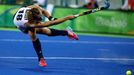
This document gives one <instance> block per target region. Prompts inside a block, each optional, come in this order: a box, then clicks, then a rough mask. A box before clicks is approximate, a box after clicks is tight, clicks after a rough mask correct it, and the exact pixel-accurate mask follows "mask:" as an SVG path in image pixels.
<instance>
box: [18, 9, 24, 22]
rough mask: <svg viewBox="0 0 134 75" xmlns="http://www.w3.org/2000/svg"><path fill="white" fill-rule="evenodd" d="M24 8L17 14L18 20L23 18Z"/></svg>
mask: <svg viewBox="0 0 134 75" xmlns="http://www.w3.org/2000/svg"><path fill="white" fill-rule="evenodd" d="M23 13H24V10H21V11H19V14H18V15H17V17H16V19H17V20H22V17H23Z"/></svg>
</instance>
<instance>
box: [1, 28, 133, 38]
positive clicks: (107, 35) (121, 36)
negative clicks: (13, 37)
mask: <svg viewBox="0 0 134 75" xmlns="http://www.w3.org/2000/svg"><path fill="white" fill-rule="evenodd" d="M0 30H3V31H17V32H20V31H19V30H18V29H17V28H0ZM77 34H79V35H90V36H105V37H115V38H132V39H134V36H132V35H130V36H129V35H128V36H127V35H113V34H99V33H98V34H97V33H77Z"/></svg>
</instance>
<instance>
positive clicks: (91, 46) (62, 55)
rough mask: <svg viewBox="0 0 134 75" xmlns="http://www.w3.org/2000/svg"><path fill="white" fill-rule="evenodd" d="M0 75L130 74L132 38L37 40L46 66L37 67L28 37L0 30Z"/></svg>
mask: <svg viewBox="0 0 134 75" xmlns="http://www.w3.org/2000/svg"><path fill="white" fill-rule="evenodd" d="M0 35H1V36H0V75H125V71H126V70H128V69H130V70H132V71H134V38H122V37H107V36H95V35H88V36H86V35H85V36H84V35H79V39H80V40H79V41H72V40H69V39H68V38H67V37H62V36H58V37H48V36H46V35H38V37H39V38H40V39H41V43H42V48H43V54H44V56H45V58H46V61H47V63H48V67H45V68H42V67H39V66H38V62H37V58H36V54H35V52H34V49H33V47H32V43H31V41H30V39H29V37H28V36H27V35H25V34H23V33H21V32H18V31H3V30H1V31H0Z"/></svg>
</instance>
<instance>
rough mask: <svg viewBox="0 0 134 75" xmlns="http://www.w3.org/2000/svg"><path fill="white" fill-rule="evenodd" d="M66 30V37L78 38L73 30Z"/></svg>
mask: <svg viewBox="0 0 134 75" xmlns="http://www.w3.org/2000/svg"><path fill="white" fill-rule="evenodd" d="M67 32H68V37H69V38H70V39H73V40H78V36H77V35H76V34H75V33H74V32H73V31H70V30H67Z"/></svg>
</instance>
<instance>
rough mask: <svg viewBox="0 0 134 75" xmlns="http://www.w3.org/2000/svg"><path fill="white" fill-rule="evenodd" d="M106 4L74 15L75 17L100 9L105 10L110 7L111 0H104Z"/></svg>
mask: <svg viewBox="0 0 134 75" xmlns="http://www.w3.org/2000/svg"><path fill="white" fill-rule="evenodd" d="M104 4H105V6H103V7H99V8H96V9H92V10H89V11H85V12H82V13H80V14H76V15H74V16H75V17H79V16H83V15H88V14H91V13H95V12H98V11H100V10H105V9H108V8H109V7H110V2H109V0H105V1H104Z"/></svg>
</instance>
